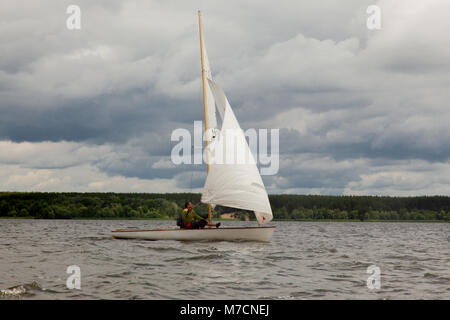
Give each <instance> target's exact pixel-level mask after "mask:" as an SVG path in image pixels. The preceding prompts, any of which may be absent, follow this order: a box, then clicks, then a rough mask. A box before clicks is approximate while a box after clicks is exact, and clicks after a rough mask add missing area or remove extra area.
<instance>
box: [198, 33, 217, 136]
mask: <svg viewBox="0 0 450 320" xmlns="http://www.w3.org/2000/svg"><path fill="white" fill-rule="evenodd" d="M201 41H202V45H201V49H202V51H203V52H202V55H203V72H204V76H205V87H204V89H205V100H206V104H205V106H206V107H205V108H206V114H205V117H206V118H205V121H206V128H207V130H206V139H207V140H208V141H211V140H212V139H213V136H215V134H214V132H215V130H214V129H217V128H218V126H217V119H216V107H215V102H214V96H213V94H212V92H211V89H210V88H209V86H208V84H207V82H208V80H212V75H211V68H210V66H209V60H208V55H207V53H206V48H205V45H204V43H203V38H202V39H201Z"/></svg>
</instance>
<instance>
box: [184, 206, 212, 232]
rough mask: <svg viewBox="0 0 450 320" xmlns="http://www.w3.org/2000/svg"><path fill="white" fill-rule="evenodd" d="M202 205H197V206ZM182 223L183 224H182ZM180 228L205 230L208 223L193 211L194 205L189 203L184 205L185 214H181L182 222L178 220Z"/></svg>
mask: <svg viewBox="0 0 450 320" xmlns="http://www.w3.org/2000/svg"><path fill="white" fill-rule="evenodd" d="M198 204H200V202H199V203H197V205H198ZM180 222H181V223H180ZM177 224H178V225H179V226H180V228H185V229H199V228H200V229H203V228H204V227H205V226H206V225H207V224H208V222H207V221H206V220H205V218H203V217H202V216H199V215H198V214H197V213H196V212H195V211H194V209H193V205H192V202H191V201H188V202H186V203H185V204H184V209H183V212H182V213H181V221H180V218H178V223H177Z"/></svg>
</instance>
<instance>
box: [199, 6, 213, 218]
mask: <svg viewBox="0 0 450 320" xmlns="http://www.w3.org/2000/svg"><path fill="white" fill-rule="evenodd" d="M198 28H199V31H200V53H201V60H202V83H203V111H204V114H205V134H206V172H207V173H209V153H208V135H207V132H208V123H207V121H208V120H207V119H208V117H207V114H206V92H205V88H206V77H205V66H204V63H205V57H204V53H203V50H204V48H203V34H202V18H201V15H200V10H198ZM211 216H212V214H211V204H210V203H208V223H209V224H211V223H212V221H211V218H212V217H211Z"/></svg>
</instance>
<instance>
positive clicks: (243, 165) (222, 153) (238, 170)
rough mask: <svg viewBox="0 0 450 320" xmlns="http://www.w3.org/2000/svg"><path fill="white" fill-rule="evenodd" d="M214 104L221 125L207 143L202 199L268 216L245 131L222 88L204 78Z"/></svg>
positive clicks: (263, 217)
mask: <svg viewBox="0 0 450 320" xmlns="http://www.w3.org/2000/svg"><path fill="white" fill-rule="evenodd" d="M208 84H209V88H210V89H211V92H212V94H213V96H214V98H215V102H216V104H217V108H218V109H219V110H223V121H222V129H221V130H220V133H219V136H218V137H217V139H216V140H215V141H213V143H211V144H210V146H209V148H210V167H209V173H208V176H207V178H206V183H205V186H204V188H203V192H202V202H204V203H211V204H215V205H223V206H227V207H233V208H240V209H244V210H253V211H254V212H255V215H256V218H257V220H258V223H260V224H263V223H266V222H269V221H270V220H272V217H273V215H272V209H271V207H270V202H269V197H268V195H267V192H266V189H265V187H264V183H263V181H262V179H261V176H260V175H259V172H258V168H257V167H256V162H255V160H254V158H253V155H252V154H251V151H250V148H249V147H248V144H247V141H246V139H245V135H244V133H243V132H242V129H241V127H240V126H239V123H238V121H237V120H236V117H235V115H234V113H233V110H232V109H231V106H230V104H229V103H228V100H227V98H226V96H225V93H224V92H223V90H222V88H220V86H219V85H218V84H216V83H215V82H214V81H213V80H211V79H208Z"/></svg>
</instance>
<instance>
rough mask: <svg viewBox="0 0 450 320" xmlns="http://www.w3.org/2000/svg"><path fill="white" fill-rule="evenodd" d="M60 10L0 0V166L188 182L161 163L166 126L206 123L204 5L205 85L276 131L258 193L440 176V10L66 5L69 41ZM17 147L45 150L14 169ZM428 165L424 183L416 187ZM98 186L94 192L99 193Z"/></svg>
mask: <svg viewBox="0 0 450 320" xmlns="http://www.w3.org/2000/svg"><path fill="white" fill-rule="evenodd" d="M69 4H72V3H70V1H61V2H58V4H57V5H55V4H54V3H53V2H50V1H43V2H39V3H32V2H31V3H30V2H29V1H4V2H2V3H1V4H0V6H1V7H0V9H1V10H0V12H1V13H0V18H1V19H2V21H3V26H2V31H1V32H0V50H1V55H0V112H1V117H0V140H5V141H11V143H9V142H8V143H4V145H3V147H4V148H10V149H11V150H12V149H14V150H15V151H14V153H13V154H14V156H11V155H9V154H8V152H7V151H5V152H3V153H1V154H0V155H1V156H2V157H3V158H0V161H1V163H3V164H7V165H13V164H14V165H19V166H22V167H26V168H39V169H43V168H46V169H51V168H68V167H70V166H74V167H76V166H83V165H90V166H93V167H95V168H96V169H98V170H100V173H104V174H106V175H107V176H108V177H111V179H112V178H114V179H116V178H117V177H125V178H130V179H172V182H173V183H175V184H176V185H178V186H180V187H182V188H188V187H191V186H192V185H194V187H195V188H198V187H200V186H201V185H202V183H203V182H202V181H204V176H203V175H204V166H199V167H198V168H197V167H192V168H186V167H177V166H173V165H171V163H170V158H169V156H170V151H171V148H172V147H173V145H174V144H173V143H171V141H170V135H171V133H172V131H173V130H174V129H176V128H186V129H188V130H190V131H191V132H192V126H193V121H194V120H202V118H203V107H202V91H201V90H202V89H201V74H200V60H199V44H198V26H197V24H196V23H197V21H196V9H197V8H201V9H202V10H203V12H204V19H203V27H204V32H205V40H206V46H207V49H208V55H209V59H210V62H211V67H212V72H213V77H214V78H215V79H216V80H217V82H218V83H220V85H221V86H222V87H223V88H224V90H225V92H226V93H227V95H228V98H229V100H230V103H231V105H232V107H233V108H234V110H235V113H236V116H237V118H238V119H239V121H240V123H241V125H242V127H243V129H248V128H268V129H271V128H279V129H280V171H279V173H278V174H277V175H276V176H267V177H264V181H265V183H266V185H268V189H269V190H270V191H271V192H308V190H312V191H313V192H328V193H344V192H358V190H362V191H364V192H376V191H377V190H378V189H380V188H385V189H386V190H387V191H389V192H394V193H395V192H396V187H398V190H400V191H401V192H403V191H405V192H407V190H409V189H410V190H412V191H411V192H421V191H423V190H427V188H428V190H439V188H441V189H442V187H441V185H442V184H445V182H443V181H441V180H439V179H438V177H439V176H440V175H439V174H438V172H439V170H440V171H441V172H442V174H443V173H444V172H447V167H446V164H447V163H448V159H449V157H450V151H449V150H450V142H449V141H450V130H448V122H449V121H450V111H449V110H448V106H447V101H450V93H449V91H448V88H449V87H450V77H449V74H450V59H449V57H450V51H449V48H450V43H449V41H450V40H449V39H450V38H449V37H448V36H447V34H446V33H447V31H446V30H448V26H449V23H448V19H447V17H446V14H445V13H446V12H447V11H448V8H449V7H448V6H449V5H448V3H446V2H445V1H439V0H433V1H431V2H430V3H422V4H421V3H419V2H410V1H396V2H395V3H394V2H392V1H384V0H383V1H375V3H373V1H369V0H367V1H360V0H349V1H345V2H336V1H331V0H330V1H324V2H321V5H320V6H319V5H318V4H316V3H314V2H308V1H296V2H293V1H278V2H277V3H275V2H273V1H256V0H248V1H244V2H241V3H240V9H239V10H236V8H235V4H232V3H228V2H214V3H213V2H207V1H194V2H186V1H171V2H170V3H167V2H158V1H137V2H123V1H96V2H92V1H79V3H77V4H78V5H80V7H81V9H82V29H81V30H80V31H68V30H67V29H66V28H65V19H66V18H67V14H66V13H65V9H66V7H67V6H68V5H69ZM370 4H378V5H379V6H380V7H381V8H382V19H383V20H382V21H383V27H382V30H379V31H369V30H367V28H366V19H367V14H366V9H367V6H368V5H370ZM27 141H29V142H33V143H36V146H38V147H39V148H44V149H45V150H46V152H50V148H54V149H55V150H54V151H52V152H51V154H52V156H53V159H51V160H50V159H48V160H47V161H45V158H42V157H41V156H39V157H37V160H36V161H33V159H31V160H30V159H25V157H26V156H25V155H27V156H28V157H29V156H30V154H32V155H35V154H37V151H36V150H35V151H33V153H27V152H25V151H23V150H28V148H29V146H28V145H27V144H21V142H27ZM43 141H50V142H53V144H46V142H44V143H42V144H39V142H43ZM67 142H73V143H74V145H73V146H72V145H71V144H67ZM80 146H86V148H87V149H88V150H90V152H92V153H93V154H94V156H92V157H91V158H89V157H88V156H87V155H88V154H89V153H85V152H84V151H83V152H80V151H76V150H79V148H82V147H80ZM33 150H34V149H33ZM105 150H107V151H108V152H107V154H106V155H105V154H104V152H105ZM67 152H69V153H70V152H74V153H75V154H76V155H77V157H75V159H74V160H70V159H67V158H66V156H65V153H67ZM57 159H59V160H57ZM411 163H414V166H411V165H410V164H411ZM314 164H317V165H314ZM416 167H417V169H416ZM17 170H19V169H17ZM77 170H78V169H77ZM80 170H81V169H80ZM416 170H417V171H416ZM427 170H428V172H431V173H430V174H429V175H428V176H429V177H430V178H429V180H427V181H428V182H424V183H417V181H420V179H421V177H423V176H421V174H424V172H427ZM19 171H20V170H19ZM19 171H17V172H18V173H17V175H19ZM20 172H22V171H20ZM77 172H78V171H77ZM87 172H89V174H91V175H92V172H91V171H88V170H87V171H86V176H87V175H88V174H87ZM202 172H203V173H202ZM0 174H1V172H0ZM20 174H25V173H23V172H22V173H20ZM45 174H47V173H45ZM442 174H441V175H442ZM43 176H45V175H43ZM6 177H10V179H11V181H13V182H14V181H16V182H17V181H19V180H20V179H19V178H14V177H12V176H6ZM11 177H12V178H11ZM27 177H28V176H27ZM13 178H14V179H13ZM28 178H29V179H31V180H32V177H31V176H30V177H28ZM28 178H27V179H28ZM97 178H98V180H99V181H93V182H92V183H91V184H90V185H92V187H93V188H95V187H98V188H101V187H102V186H110V185H112V184H111V183H110V182H108V181H105V180H104V179H106V178H104V177H103V176H101V175H99V176H98V177H97ZM191 178H192V179H191ZM402 178H404V180H402ZM33 179H34V178H33ZM49 179H50V178H49ZM54 179H56V178H54ZM58 179H60V178H58ZM61 179H62V178H61ZM102 179H103V180H102ZM25 180H26V179H25ZM25 180H23V181H22V180H20V181H19V182H17V183H18V184H17V186H22V185H23V186H25V185H26V182H24V181H25ZM31 180H30V181H31ZM191 180H192V182H191ZM55 181H57V179H56V180H55ZM58 181H59V180H58ZM61 181H62V180H61ZM86 181H87V180H86ZM111 181H112V180H111ZM114 181H116V180H114ZM121 181H122V180H121ZM188 181H189V183H188ZM404 181H409V182H411V183H414V186H411V185H408V183H405V182H404ZM13 182H11V183H13ZM16 182H14V183H16ZM55 183H56V182H55ZM61 183H62V182H61ZM64 183H67V185H69V183H68V182H64ZM80 183H81V182H80ZM132 183H133V185H139V184H138V183H137V182H136V181H135V180H133V182H132ZM159 183H162V182H159ZM164 183H167V184H164V185H165V186H166V185H167V186H170V187H171V188H173V185H171V184H170V183H169V182H167V181H166V182H164ZM52 185H53V184H48V188H50V186H52ZM387 185H391V186H392V188H388V187H386V186H387ZM419 185H420V186H421V187H420V188H421V189H420V188H419V187H417V186H419ZM46 188H47V187H46ZM418 188H419V189H418ZM114 190H115V189H114ZM442 190H444V189H442ZM445 190H446V189H445ZM168 191H170V190H168ZM400 191H399V192H400Z"/></svg>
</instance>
